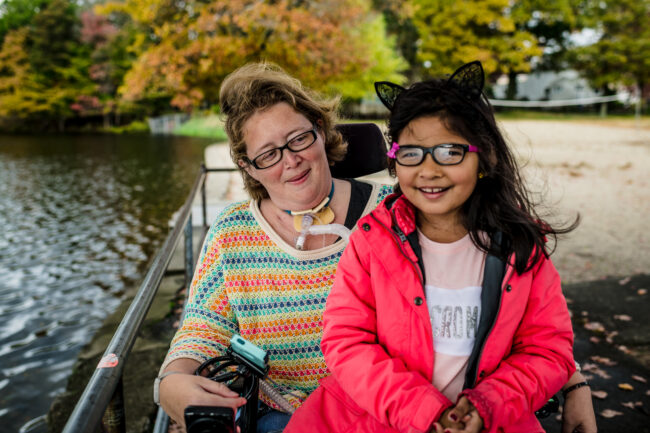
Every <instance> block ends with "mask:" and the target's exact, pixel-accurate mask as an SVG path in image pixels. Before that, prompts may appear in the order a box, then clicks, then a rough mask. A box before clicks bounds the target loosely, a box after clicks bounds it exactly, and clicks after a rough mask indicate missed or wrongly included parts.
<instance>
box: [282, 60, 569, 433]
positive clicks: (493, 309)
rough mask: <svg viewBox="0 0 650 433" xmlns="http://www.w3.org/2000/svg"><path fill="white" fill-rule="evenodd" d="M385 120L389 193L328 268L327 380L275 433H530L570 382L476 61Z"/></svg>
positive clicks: (528, 208)
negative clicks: (331, 270) (392, 188)
mask: <svg viewBox="0 0 650 433" xmlns="http://www.w3.org/2000/svg"><path fill="white" fill-rule="evenodd" d="M375 86H376V88H377V91H378V94H379V97H380V98H381V99H382V102H384V104H385V105H386V106H387V107H388V108H389V109H390V111H391V113H390V118H389V122H388V135H389V137H390V138H391V142H392V147H391V149H390V151H389V153H388V155H389V158H390V167H389V169H390V171H391V173H392V174H394V175H395V174H396V175H397V179H398V182H399V185H398V186H396V192H395V194H393V195H391V196H389V197H387V198H386V200H385V201H384V202H382V204H380V205H379V207H378V208H377V209H376V210H375V211H373V212H372V213H371V214H370V215H368V216H366V217H364V218H363V219H361V220H360V221H359V223H358V228H359V230H357V231H356V232H355V233H354V234H353V235H352V236H351V238H350V244H349V245H348V247H347V248H346V250H345V252H344V253H343V256H342V258H341V260H340V262H339V266H338V270H337V275H336V281H335V283H334V286H333V288H332V291H331V293H330V295H329V297H328V300H327V307H326V310H325V314H324V319H323V320H324V335H323V340H322V343H321V347H322V350H323V353H324V355H325V361H326V363H327V366H328V368H329V369H330V370H331V372H332V375H331V376H329V377H328V378H326V379H324V380H323V381H322V382H321V385H322V386H321V387H320V388H319V389H318V390H317V391H316V392H315V393H313V394H312V396H311V397H310V398H309V399H308V400H307V402H306V403H305V404H304V405H303V406H302V408H301V409H300V410H298V411H297V412H296V414H294V416H293V418H292V421H291V422H290V424H289V425H288V427H287V429H286V430H285V432H293V431H296V432H298V431H310V432H317V431H322V432H336V431H341V432H342V431H345V432H373V433H375V432H395V431H399V432H434V431H435V432H439V433H442V432H443V431H444V432H457V431H462V432H478V431H490V432H493V431H494V432H496V431H499V432H515V431H516V432H538V431H543V429H542V428H541V426H540V424H539V422H538V421H537V419H536V417H535V415H534V412H535V410H537V409H539V408H541V407H542V406H543V405H544V404H545V403H546V401H547V400H548V398H549V397H550V396H552V395H553V394H555V393H556V392H557V391H558V390H559V389H560V388H561V387H562V385H563V384H564V383H566V381H567V379H568V378H569V377H570V376H571V375H572V374H573V373H574V371H575V364H574V361H573V355H572V347H573V332H572V328H571V321H570V318H569V312H568V309H567V305H566V302H565V299H564V297H563V295H562V291H561V287H560V278H559V276H558V273H557V271H556V270H555V268H554V266H553V264H552V263H551V261H550V260H549V257H548V256H549V251H548V249H547V247H546V237H548V236H549V235H550V236H554V235H555V234H558V233H564V232H567V231H569V230H571V229H572V228H573V227H569V228H567V229H556V228H553V227H551V226H550V225H549V224H548V223H547V222H544V221H542V220H541V219H540V218H539V217H538V216H537V215H536V214H535V211H534V209H533V208H532V205H531V202H530V200H529V199H528V197H527V194H526V189H525V187H524V185H523V184H522V179H521V177H520V174H519V172H518V169H517V166H516V163H515V160H514V158H513V156H512V154H511V152H510V150H509V149H508V147H507V145H506V143H505V140H504V138H503V137H502V135H501V133H500V132H499V129H498V127H497V125H496V122H495V119H494V116H493V114H492V111H491V108H490V106H489V103H488V102H487V99H486V98H485V97H484V96H483V94H482V89H483V69H482V67H481V65H480V63H479V62H473V63H470V64H467V65H464V66H463V67H461V68H460V69H459V70H458V71H456V72H455V73H454V74H453V75H452V77H451V78H449V79H436V80H430V81H425V82H420V83H417V84H414V85H412V86H411V87H410V88H408V89H403V88H401V87H399V86H397V85H394V84H391V83H386V82H382V83H377V84H376V85H375Z"/></svg>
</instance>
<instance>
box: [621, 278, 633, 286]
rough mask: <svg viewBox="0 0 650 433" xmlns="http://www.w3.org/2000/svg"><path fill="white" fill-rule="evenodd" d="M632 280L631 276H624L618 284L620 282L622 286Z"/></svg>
mask: <svg viewBox="0 0 650 433" xmlns="http://www.w3.org/2000/svg"><path fill="white" fill-rule="evenodd" d="M630 280H631V278H630V277H627V278H623V279H622V280H619V282H618V284H620V285H621V286H624V285H626V284H627V283H629V282H630Z"/></svg>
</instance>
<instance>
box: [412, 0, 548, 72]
mask: <svg viewBox="0 0 650 433" xmlns="http://www.w3.org/2000/svg"><path fill="white" fill-rule="evenodd" d="M512 3H513V2H511V1H510V0H481V1H469V0H412V1H411V2H410V4H411V7H412V11H411V12H410V13H412V21H413V23H414V24H415V26H416V28H417V29H418V33H419V35H420V39H419V40H418V59H419V63H420V65H421V66H420V70H419V73H420V75H422V76H424V77H426V76H439V75H440V74H444V73H451V72H453V71H454V70H455V69H456V68H457V67H458V66H460V65H461V64H463V63H465V62H468V61H472V60H480V61H481V62H482V63H483V67H484V69H485V71H486V73H487V74H488V75H489V74H495V73H508V72H509V71H515V72H528V71H530V69H531V60H532V59H533V58H535V57H538V56H540V55H541V54H542V49H541V48H540V46H539V43H538V41H537V39H536V38H535V36H534V35H533V34H532V33H530V32H529V31H527V30H523V29H517V26H516V22H515V20H514V19H513V17H512V16H511V13H510V10H511V4H512Z"/></svg>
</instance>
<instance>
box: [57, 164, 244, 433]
mask: <svg viewBox="0 0 650 433" xmlns="http://www.w3.org/2000/svg"><path fill="white" fill-rule="evenodd" d="M235 170H236V169H235V168H211V169H208V168H205V166H204V165H201V169H200V172H199V174H198V175H197V176H196V179H195V181H194V185H193V186H192V190H191V191H190V193H189V196H188V198H187V200H186V201H185V203H184V204H183V207H182V208H181V209H180V211H179V213H178V216H177V219H176V222H175V224H174V228H173V229H172V230H171V232H170V233H169V234H168V235H167V238H166V239H165V242H164V243H163V245H162V247H161V248H160V250H159V251H158V253H157V254H156V256H155V258H154V260H153V262H152V263H151V266H150V267H149V270H148V271H147V273H146V275H145V277H144V279H143V281H142V284H141V285H140V288H139V289H138V292H137V293H136V295H135V297H134V298H133V301H132V302H131V305H130V306H129V309H128V310H127V312H126V314H125V315H124V318H123V319H122V321H121V322H120V324H119V326H118V327H117V330H116V331H115V334H113V338H112V339H111V341H110V343H109V344H108V347H107V348H106V350H105V351H104V355H103V356H102V358H101V360H100V363H99V365H98V366H97V369H96V370H95V372H94V373H93V375H92V377H91V378H90V381H89V382H88V384H87V385H86V388H85V389H84V392H83V394H82V395H81V397H80V398H79V401H78V402H77V405H76V406H75V408H74V410H73V411H72V414H71V415H70V417H69V418H68V421H67V423H66V425H65V427H64V429H63V432H64V433H87V432H95V431H97V430H98V429H99V427H100V426H101V427H102V429H101V430H102V431H104V432H110V433H112V432H120V433H123V432H125V431H126V419H125V416H124V399H123V385H122V374H123V371H124V366H125V364H126V360H127V358H128V356H129V354H130V353H131V349H132V348H133V344H134V343H135V340H136V338H137V336H138V333H139V331H140V328H141V327H142V324H143V323H144V320H145V318H146V316H147V313H148V312H149V308H150V307H151V304H152V303H153V300H154V298H155V296H156V293H157V292H158V287H159V286H160V283H161V281H162V279H163V276H164V275H165V271H166V270H167V267H168V265H169V262H170V261H171V258H172V255H173V253H174V249H175V248H176V244H177V243H178V241H179V239H180V237H181V234H183V235H184V237H185V263H184V265H185V266H184V267H185V287H187V288H189V284H190V281H191V279H192V274H193V271H194V265H195V262H194V257H193V249H192V232H193V229H192V204H193V202H194V198H195V196H196V194H197V192H198V191H199V189H200V192H201V208H202V214H203V215H202V216H203V226H202V227H203V230H202V233H201V235H202V236H203V237H204V236H205V233H206V231H207V229H208V226H207V212H206V193H205V181H206V178H207V173H209V172H227V171H228V172H229V171H235ZM188 292H189V290H188ZM159 421H160V424H159ZM167 423H168V419H167V416H166V414H165V413H164V412H163V411H162V409H160V408H159V412H158V416H157V419H156V429H157V430H156V431H166V430H167V428H166V425H167ZM163 425H164V426H165V427H164V430H160V428H161V426H163Z"/></svg>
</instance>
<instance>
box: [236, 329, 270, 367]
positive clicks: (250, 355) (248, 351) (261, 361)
mask: <svg viewBox="0 0 650 433" xmlns="http://www.w3.org/2000/svg"><path fill="white" fill-rule="evenodd" d="M230 351H231V353H232V355H233V356H234V357H235V358H238V359H240V360H243V361H244V362H245V363H246V364H247V365H248V366H249V367H251V368H252V369H253V370H255V371H256V372H257V373H258V374H259V375H261V376H262V377H264V376H266V373H267V372H268V368H269V367H268V361H269V355H268V353H266V351H264V350H262V349H260V348H259V347H257V346H256V345H254V344H253V343H251V342H250V341H246V340H245V339H244V338H243V337H242V336H241V335H238V334H235V335H233V336H232V338H231V339H230Z"/></svg>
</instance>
